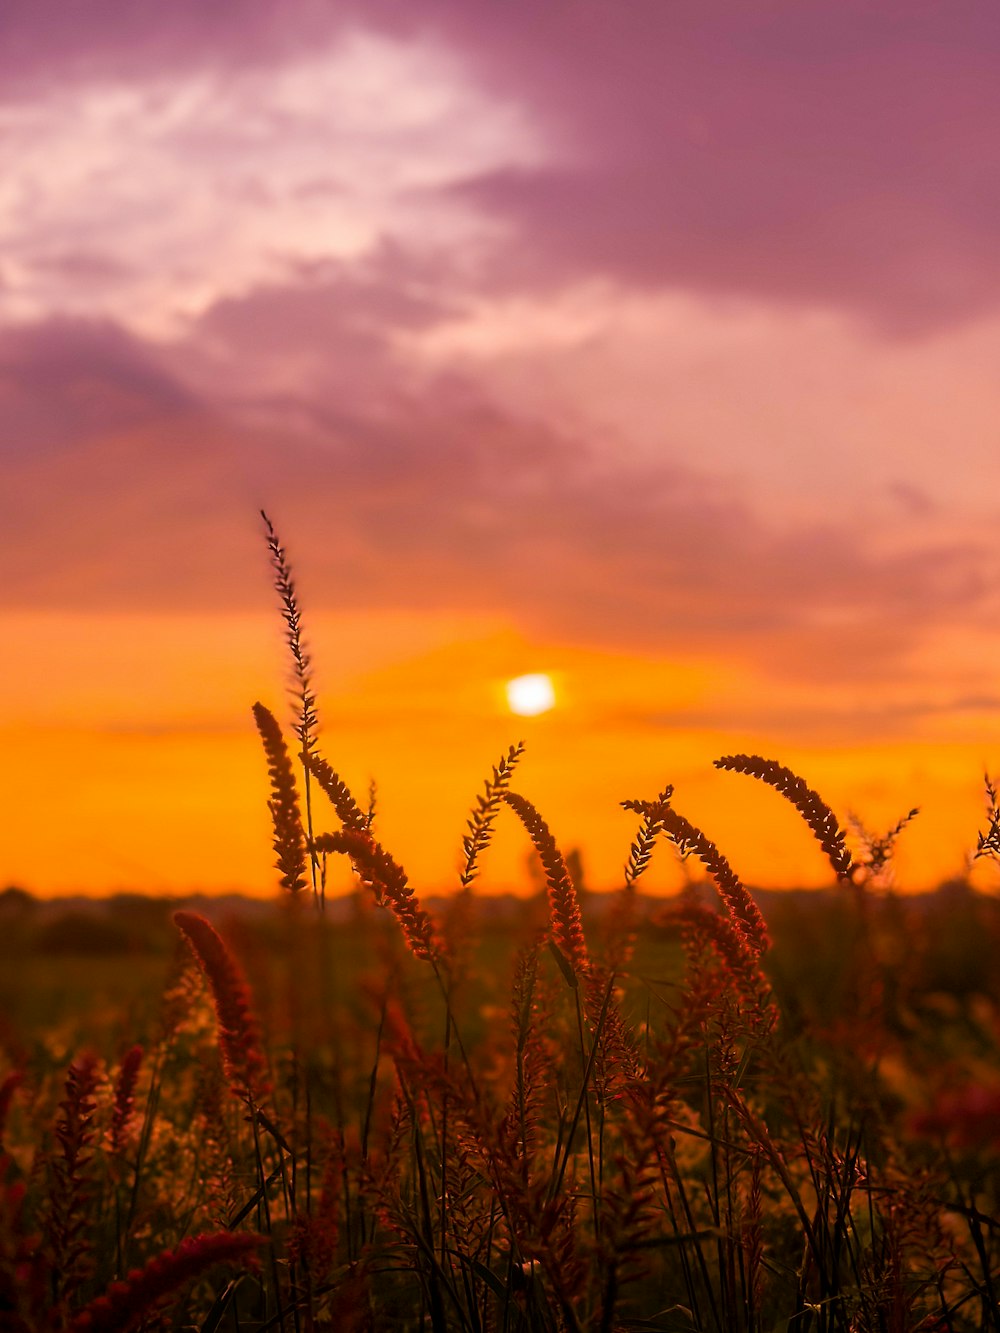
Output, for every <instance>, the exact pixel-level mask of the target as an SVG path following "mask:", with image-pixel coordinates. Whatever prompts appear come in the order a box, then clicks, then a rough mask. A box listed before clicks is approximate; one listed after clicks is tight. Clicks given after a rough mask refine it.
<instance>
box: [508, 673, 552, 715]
mask: <svg viewBox="0 0 1000 1333" xmlns="http://www.w3.org/2000/svg"><path fill="white" fill-rule="evenodd" d="M555 702H556V692H555V689H554V688H553V686H552V681H551V680H550V678H549V677H548V676H546V675H543V674H541V673H540V672H535V673H533V674H531V675H528V676H515V677H514V679H513V680H509V681H508V682H507V703H508V705H509V707H510V711H511V712H512V713H517V714H518V716H519V717H537V716H538V714H539V713H547V712H548V711H549V709H550V708H554V707H555Z"/></svg>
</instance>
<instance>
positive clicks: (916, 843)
mask: <svg viewBox="0 0 1000 1333" xmlns="http://www.w3.org/2000/svg"><path fill="white" fill-rule="evenodd" d="M15 629H16V630H17V632H18V633H19V634H20V635H23V636H26V637H24V638H23V639H22V640H21V641H22V642H25V643H32V644H34V645H35V649H36V650H38V657H37V661H38V670H37V672H35V674H34V675H33V676H32V678H31V679H30V680H29V679H28V677H27V676H23V677H22V679H21V681H20V685H19V691H20V693H19V694H16V695H14V694H12V695H11V696H10V697H9V698H8V700H7V703H6V712H5V714H4V715H3V718H2V726H0V729H2V733H3V735H2V742H3V746H4V752H5V755H6V758H7V761H6V763H5V766H4V769H3V778H2V790H0V799H2V800H3V803H4V808H5V809H6V811H7V812H8V817H9V820H10V822H9V825H8V827H9V829H10V830H11V833H9V834H8V837H7V839H6V842H5V845H4V848H3V860H2V864H0V880H2V882H3V883H16V884H20V885H22V886H24V887H25V888H28V889H29V890H31V891H33V892H35V893H38V894H39V895H42V896H50V895H53V894H57V893H66V892H82V893H87V894H103V893H107V892H110V891H114V890H117V889H133V890H141V891H149V892H154V893H183V892H187V891H191V890H203V891H208V892H224V891H230V890H234V889H239V890H242V891H246V892H250V893H253V894H260V895H268V894H270V893H273V892H276V875H275V874H274V873H273V872H272V871H271V863H272V861H273V854H272V852H271V847H270V827H269V822H268V813H267V808H266V800H267V784H266V771H265V766H264V762H263V757H262V755H261V753H260V750H259V745H258V741H257V736H256V732H255V730H254V727H253V722H252V718H251V716H250V704H251V703H252V702H253V701H254V700H255V699H256V698H261V699H262V700H263V701H264V702H266V703H268V705H269V706H271V707H272V708H274V710H275V711H276V712H277V713H278V714H279V716H282V717H284V718H287V717H288V706H287V704H286V700H285V699H284V698H283V697H282V696H283V691H282V686H281V680H282V676H283V672H284V667H285V664H284V662H283V660H282V657H281V648H280V643H279V642H278V630H277V627H276V624H275V620H274V617H268V616H265V615H259V616H244V617H221V618H218V617H217V618H210V617H173V618H169V617H156V616H152V615H151V616H149V617H147V618H145V619H143V618H135V617H128V616H118V617H115V616H101V617H89V618H88V617H79V616H78V617H49V618H40V617H37V616H36V617H26V618H22V619H21V621H20V623H18V624H17V625H15ZM315 630H316V637H315V643H314V648H315V659H316V667H317V684H318V687H319V694H320V711H321V746H322V749H323V752H324V754H325V755H326V756H327V757H328V758H329V760H330V762H331V763H333V764H334V766H335V767H336V768H337V769H338V771H339V772H340V773H341V774H342V775H343V776H344V778H345V779H346V780H347V781H348V783H349V784H350V785H351V786H352V788H354V789H355V791H356V792H357V794H358V796H359V798H362V797H363V796H364V795H365V794H366V792H367V788H368V783H369V779H370V778H372V777H374V778H375V779H376V780H377V783H378V825H379V830H380V834H381V837H382V838H383V840H384V841H385V843H386V845H387V846H388V847H389V848H390V849H391V850H392V852H393V854H394V855H395V856H396V857H397V858H398V859H399V860H400V861H401V863H402V864H403V865H404V866H405V867H406V868H407V870H408V872H409V874H410V877H411V880H412V882H413V883H414V885H415V887H416V888H417V889H418V891H424V892H428V893H430V892H444V891H448V890H449V889H450V888H454V887H456V886H457V882H458V880H457V867H458V864H459V854H460V849H461V835H462V832H463V830H464V827H465V819H466V817H467V814H468V810H469V807H470V806H471V804H472V802H473V800H474V798H475V796H476V794H477V792H478V791H479V790H480V789H481V785H482V781H483V779H484V777H485V776H486V775H487V774H488V772H489V769H490V767H491V765H492V764H493V763H494V762H495V761H496V760H497V759H498V758H499V756H500V755H501V754H502V753H503V752H504V751H505V750H506V748H507V746H508V745H509V744H510V743H511V742H512V741H514V740H517V739H520V738H522V737H523V738H524V739H525V740H526V742H527V753H526V755H525V758H524V760H523V761H522V764H521V767H520V768H519V770H518V772H517V774H516V778H515V784H514V785H515V786H516V787H517V789H518V790H521V791H523V792H524V793H525V794H526V795H528V796H529V797H530V798H531V799H532V801H533V802H534V803H535V804H536V805H537V806H538V808H539V809H540V810H541V811H542V812H543V814H544V815H545V818H546V819H547V820H548V822H549V824H550V826H551V828H552V830H553V832H554V834H555V835H556V837H557V839H558V841H559V843H560V845H561V846H562V848H563V850H564V851H568V850H569V849H570V848H573V847H576V848H579V849H580V850H581V853H582V859H583V865H584V869H585V872H586V877H587V881H588V884H589V885H590V886H591V887H593V888H597V889H612V888H615V887H617V886H618V884H619V883H620V872H621V867H622V865H623V864H624V861H625V859H626V856H627V853H628V845H629V841H630V839H631V838H632V836H633V835H634V832H635V830H634V828H633V823H634V818H633V817H632V816H630V815H627V814H626V813H624V812H623V811H622V810H621V809H620V807H619V802H620V801H622V800H623V799H626V798H631V797H646V796H651V795H653V794H655V792H656V791H658V790H659V789H660V788H661V787H662V786H663V785H664V783H666V782H672V783H673V784H674V787H675V798H674V799H675V803H676V805H677V808H678V809H679V810H681V811H682V812H683V813H684V814H685V815H686V816H687V817H688V818H689V819H691V820H692V821H693V822H695V823H696V824H698V825H700V826H701V827H702V828H703V829H704V830H705V831H706V832H707V833H708V834H709V835H710V836H711V837H712V838H714V839H715V840H716V842H717V843H718V844H719V846H720V847H721V848H722V850H723V851H724V852H725V854H726V855H727V856H728V857H729V859H730V860H731V861H732V863H733V865H734V867H735V868H736V869H737V870H738V871H739V872H740V873H741V875H742V876H743V877H744V878H745V879H746V881H747V882H749V883H751V884H761V885H766V886H773V887H789V886H794V885H806V886H809V885H820V884H824V883H829V882H830V880H831V874H830V871H829V869H828V867H827V865H826V862H825V859H824V857H823V855H822V852H821V851H820V849H819V848H818V847H817V846H816V844H815V843H814V842H813V840H812V838H811V836H810V834H809V832H808V830H807V829H806V827H805V826H804V824H802V822H801V820H800V819H799V817H798V815H797V814H796V813H795V811H794V810H793V809H792V808H791V806H789V805H788V804H787V803H786V802H785V801H783V800H782V798H781V797H780V796H778V795H777V794H776V793H775V792H773V791H771V790H770V789H768V788H766V787H763V786H762V785H761V784H759V783H756V782H755V781H753V780H752V779H749V778H746V777H741V776H739V775H734V774H729V773H720V772H718V771H716V770H715V769H714V768H713V767H712V760H713V759H714V758H716V757H717V756H719V755H720V754H723V753H727V752H728V753H731V752H733V751H736V750H744V751H752V752H756V753H763V754H765V755H767V756H768V757H770V758H775V759H777V760H779V761H780V762H782V763H785V764H787V765H788V766H790V767H791V768H793V769H794V770H795V771H796V772H799V773H801V775H802V776H803V777H805V778H806V780H807V781H808V782H809V783H810V785H812V786H813V787H815V788H816V789H817V790H819V791H820V792H821V794H822V795H823V796H824V797H825V798H826V799H827V800H828V801H829V803H830V804H831V805H832V806H833V808H834V809H835V810H836V811H837V812H838V813H839V814H840V815H841V817H842V818H843V817H844V816H846V814H847V812H848V811H855V812H856V813H857V814H858V815H859V816H860V818H861V819H862V820H863V822H864V823H865V825H866V826H868V827H870V828H871V829H872V831H874V832H880V831H882V830H883V829H884V828H887V827H889V826H890V825H891V824H892V823H894V822H895V820H896V819H897V818H898V817H899V816H900V815H901V814H903V813H904V812H905V811H906V810H908V809H909V808H910V807H911V806H912V805H919V806H920V807H921V808H922V813H921V815H920V817H919V818H918V819H917V820H916V821H915V822H914V823H913V825H912V826H911V827H910V828H908V829H907V830H906V832H905V834H904V835H903V837H902V838H901V840H900V846H899V872H898V883H899V887H900V889H901V890H903V891H905V890H916V889H925V888H928V887H931V886H933V885H934V884H936V883H938V882H940V881H941V880H943V879H947V878H951V877H954V876H956V875H959V874H961V873H963V871H964V870H965V868H966V861H965V857H966V854H967V852H968V851H969V849H970V848H972V847H974V844H975V836H976V831H977V829H979V828H980V827H982V825H983V818H982V769H983V765H984V763H985V762H986V761H987V760H988V757H989V754H990V751H991V750H992V752H993V753H994V754H995V753H996V750H997V741H998V739H1000V738H998V736H997V727H996V723H995V721H994V720H992V719H991V718H989V717H988V716H983V717H981V718H978V719H976V718H971V719H970V718H967V719H966V720H965V723H964V724H963V728H962V729H961V731H959V730H958V729H957V728H953V731H954V733H955V734H954V735H953V736H952V737H951V738H948V737H945V736H943V735H941V734H934V731H933V730H931V729H925V734H923V735H916V736H911V737H910V738H908V739H902V738H893V737H883V738H873V739H871V740H869V739H866V738H865V737H864V736H863V735H855V736H853V737H846V738H844V739H843V740H842V741H841V743H840V744H833V743H823V742H822V740H820V741H815V740H814V741H812V742H811V743H810V744H802V743H793V741H792V739H791V738H790V737H789V736H784V737H782V736H779V735H770V736H769V735H767V734H763V733H762V732H759V731H758V732H756V733H754V732H748V731H746V730H744V731H742V732H740V733H732V732H728V733H727V732H726V731H725V730H724V729H723V728H722V727H721V726H719V725H706V724H705V723H704V722H701V723H699V718H703V717H705V716H707V715H708V714H709V712H710V710H711V709H712V708H715V709H720V708H724V705H725V703H726V700H727V698H729V697H731V696H732V695H733V693H734V691H735V690H737V688H739V689H741V690H742V691H743V694H744V696H745V695H746V691H747V688H748V686H747V681H746V680H745V679H743V680H742V681H741V682H739V684H738V685H737V682H735V681H734V678H733V672H732V670H731V669H730V668H727V667H726V665H725V664H724V663H723V662H721V661H713V660H710V659H707V658H704V659H700V660H688V661H686V662H684V663H683V664H677V665H671V664H669V663H665V662H663V661H662V660H659V659H656V658H653V657H651V656H643V655H640V654H636V653H627V652H624V651H623V652H621V653H617V654H611V653H598V652H595V651H593V650H585V649H582V648H572V647H567V646H566V645H559V644H556V643H551V644H547V645H546V644H541V643H537V642H535V643H528V642H526V641H525V640H524V639H523V638H521V637H519V636H517V635H515V634H513V633H511V632H510V631H506V630H503V629H500V628H498V627H496V626H493V627H484V626H480V633H479V635H478V637H472V638H469V637H466V638H460V637H459V638H456V637H455V636H457V635H461V633H462V632H463V630H464V631H465V632H466V633H467V632H468V626H467V625H465V626H463V625H462V623H461V622H459V621H458V620H455V619H449V618H447V617H443V618H440V619H439V620H438V621H437V622H436V623H435V622H433V621H431V620H425V619H423V618H418V617H413V618H409V619H408V618H406V617H403V618H400V617H399V616H379V615H377V614H375V613H371V614H370V615H367V616H362V617H360V618H359V617H354V618H353V619H352V618H348V619H347V620H345V619H344V618H338V617H332V618H331V617H327V618H323V617H317V618H316V620H315ZM351 634H353V635H354V638H353V640H352V639H351V637H350V635H351ZM60 645H61V650H60ZM338 645H339V647H340V651H339V652H338ZM70 661H71V662H72V663H73V664H74V665H73V669H72V670H69V669H68V667H67V663H68V662H70ZM327 662H331V663H332V664H333V668H334V670H333V671H332V673H330V672H328V671H327V669H326V665H325V664H326V663H327ZM539 662H545V663H546V664H547V665H548V666H549V669H550V671H551V673H552V674H553V675H554V676H556V678H557V679H558V680H559V699H558V705H557V706H556V707H554V708H552V709H551V710H549V711H546V712H543V713H540V714H539V715H537V716H534V717H526V716H522V717H517V716H514V715H512V713H511V712H510V711H509V707H508V706H507V704H506V700H505V697H504V686H505V683H506V682H507V681H508V680H510V679H511V678H513V677H515V676H517V675H518V674H519V673H521V668H522V667H524V666H525V665H526V664H528V665H532V664H537V663H539ZM338 664H339V670H338V669H337V667H338ZM521 674H526V673H521ZM324 685H328V686H330V687H331V688H327V689H326V690H324V688H323V687H324ZM754 688H755V689H756V691H757V692H758V693H763V692H765V690H766V683H764V682H761V683H759V684H758V685H757V686H755V687H754ZM789 693H791V692H789ZM937 731H938V733H940V731H941V728H940V726H939V727H938V728H937ZM330 818H331V821H333V818H334V817H333V816H332V812H331V815H330ZM317 822H318V825H319V827H321V828H322V827H324V825H325V822H326V813H325V811H324V809H323V805H322V803H320V804H319V806H318V813H317ZM528 852H529V847H528V845H527V843H526V840H525V838H524V835H523V832H522V831H521V830H520V828H519V827H517V826H516V824H515V821H513V820H508V821H503V820H501V823H500V826H499V827H498V830H497V834H496V838H495V842H494V845H493V846H492V847H491V848H490V850H489V853H488V854H487V855H486V856H485V857H484V860H483V866H482V879H481V889H482V891H484V892H491V891H496V890H512V891H515V892H526V891H530V890H531V888H532V887H533V886H532V885H531V883H530V880H529V877H528V875H527V870H526V862H527V858H528ZM976 876H977V882H980V883H982V884H983V885H988V884H990V883H992V882H993V880H992V872H991V870H990V868H988V867H982V868H981V869H977V871H976ZM681 878H682V876H681V872H680V869H679V867H678V865H677V863H676V860H675V858H674V857H673V855H672V853H671V851H670V849H669V848H667V847H664V848H663V849H662V850H661V851H660V852H659V854H658V856H657V858H656V860H655V862H654V865H653V867H652V869H651V870H650V872H649V874H648V877H647V879H646V881H645V886H646V887H647V888H648V889H649V890H650V891H654V892H661V893H662V892H670V891H672V890H674V889H675V888H676V887H677V886H678V885H679V883H680V882H681ZM348 883H349V877H348V876H347V874H346V872H344V873H342V874H335V876H334V881H333V886H332V887H333V890H334V891H338V890H339V889H344V888H346V887H347V885H348Z"/></svg>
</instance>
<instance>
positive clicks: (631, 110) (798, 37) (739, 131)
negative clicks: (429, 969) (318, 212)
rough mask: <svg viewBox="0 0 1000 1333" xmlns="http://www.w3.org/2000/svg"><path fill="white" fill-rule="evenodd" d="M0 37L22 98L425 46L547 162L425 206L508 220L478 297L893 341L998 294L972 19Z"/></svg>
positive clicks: (153, 29) (688, 12)
mask: <svg viewBox="0 0 1000 1333" xmlns="http://www.w3.org/2000/svg"><path fill="white" fill-rule="evenodd" d="M3 23H4V40H3V41H2V42H0V69H2V70H3V72H4V77H5V80H6V84H7V87H8V90H9V92H8V95H9V96H15V95H16V96H18V97H30V96H32V95H37V96H41V95H43V94H44V92H45V90H46V89H47V88H48V87H49V86H52V85H54V84H56V83H57V82H58V81H60V80H64V79H67V78H76V79H80V80H87V79H91V80H93V79H105V80H107V79H114V78H121V77H128V78H130V79H133V80H135V79H140V80H141V79H143V78H149V79H152V78H153V77H154V76H155V77H156V78H158V79H162V77H163V76H164V74H165V73H169V71H170V70H172V69H173V70H176V71H190V70H191V69H192V68H199V69H202V70H205V71H208V72H209V73H210V74H213V73H214V74H220V76H221V72H222V71H225V70H227V69H233V68H249V67H253V68H260V69H265V70H266V69H269V68H270V69H274V70H279V69H280V68H281V67H282V64H283V62H286V61H288V60H290V59H293V58H294V57H296V56H298V55H300V54H301V53H302V52H303V51H320V50H322V49H324V46H325V45H330V44H332V43H334V42H336V41H337V40H338V39H339V38H341V37H343V35H344V34H345V33H347V32H357V31H368V32H377V33H380V34H383V35H386V36H388V37H390V38H392V39H394V40H398V41H400V42H408V41H414V40H417V39H419V40H422V41H431V42H435V43H438V44H439V45H440V46H441V47H442V49H443V50H446V51H450V52H452V53H454V55H455V56H456V58H457V59H459V60H460V61H462V62H463V63H464V65H465V67H466V69H467V70H468V71H469V72H470V76H471V77H472V78H473V79H474V80H476V81H477V82H478V83H479V84H480V86H481V87H482V89H483V91H484V93H487V94H489V95H492V96H495V97H497V98H499V99H503V100H504V101H507V102H510V103H512V104H516V105H518V106H520V107H522V108H523V110H524V112H525V114H526V115H527V116H528V117H529V119H530V120H531V122H532V123H533V124H534V125H535V126H536V127H537V137H538V141H539V143H540V144H542V145H543V146H544V150H545V151H544V154H543V156H544V157H545V162H544V163H543V164H539V165H536V166H528V165H524V164H520V165H516V164H514V165H506V166H497V165H495V164H493V165H491V166H488V167H484V168H483V170H481V171H476V170H473V171H471V172H468V173H466V178H465V180H464V181H462V182H460V183H456V182H454V181H451V182H448V183H447V184H445V185H443V186H442V187H441V192H442V194H443V195H444V196H446V197H447V198H450V199H452V200H455V199H460V200H462V201H464V202H465V203H466V204H468V205H470V206H471V207H473V208H474V209H475V210H477V211H478V212H479V213H481V214H482V215H483V216H485V217H488V218H489V219H492V220H493V221H500V220H502V221H504V222H506V223H507V224H508V227H509V228H510V231H509V234H508V237H507V239H506V241H501V242H498V243H497V246H496V247H495V248H494V249H492V250H489V249H486V250H484V251H483V253H482V255H481V256H480V269H481V279H482V281H483V282H484V283H486V284H487V285H488V286H491V287H493V288H499V289H503V290H510V289H521V290H530V291H538V290H539V289H546V288H549V287H551V286H552V285H553V284H557V283H567V282H571V281H574V280H577V279H581V278H589V277H593V276H595V275H596V276H604V277H607V278H610V279H612V280H613V281H615V282H617V283H620V284H622V285H625V286H632V287H636V288H639V289H641V290H647V289H649V288H650V287H652V286H662V287H670V288H681V289H685V290H689V291H697V292H710V293H727V294H739V295H744V296H751V297H759V298H762V299H765V300H777V301H787V302H795V303H805V304H812V305H817V304H818V305H824V306H829V307H833V308H838V309H842V310H846V311H848V312H850V313H852V314H856V315H859V316H861V317H863V318H865V319H867V320H870V321H872V322H873V323H874V324H875V325H877V326H878V327H880V328H881V329H883V330H887V331H890V332H892V333H895V334H900V333H922V332H926V331H927V330H930V329H934V328H939V327H941V326H943V325H946V324H948V323H950V322H954V321H957V320H960V319H965V318H968V317H970V316H974V315H977V314H979V313H981V312H983V311H985V310H989V309H994V308H995V307H996V305H997V303H998V299H1000V253H998V251H997V247H996V245H995V237H996V234H997V230H998V227H1000V177H998V176H997V173H996V172H995V171H994V170H993V169H992V164H993V158H994V146H995V142H996V136H997V133H998V131H1000V81H998V80H997V78H996V67H997V58H998V56H1000V10H998V9H997V7H996V6H995V4H993V3H992V0H954V2H953V3H951V4H949V5H947V6H944V5H941V4H939V3H930V2H929V0H915V2H913V3H907V4H895V3H894V4H886V5H882V6H877V7H874V8H873V7H872V6H870V5H864V4H860V3H852V2H850V0H848V2H845V0H822V2H821V3H815V4H810V5H808V6H803V5H792V4H776V5H772V4H768V5H764V4H760V5H756V6H742V7H739V8H736V7H730V8H729V9H727V11H726V14H725V18H724V20H723V19H721V18H720V16H719V14H718V13H717V12H716V11H715V10H713V9H712V8H711V7H706V6H705V5H704V4H702V3H699V2H696V0H680V2H677V0H675V2H672V3H670V4H664V3H663V0H632V2H631V3H630V4H629V5H628V6H626V7H623V6H621V5H620V4H616V3H613V0H600V2H597V3H584V4H580V3H579V2H578V0H573V2H572V3H570V2H569V0H559V2H557V3H551V4H546V5H536V6H532V7H529V8H525V7H511V6H503V5H493V4H477V5H470V4H468V3H467V0H425V3H423V4H421V5H419V6H400V5H399V4H397V3H394V2H393V0H364V2H363V3H362V2H361V0H350V2H349V3H344V4H341V5H338V6H336V7H326V6H316V5H313V4H311V3H307V0H293V2H292V3H289V4H288V5H285V6H282V7H281V8H280V10H279V9H277V8H275V6H273V5H271V4H269V3H266V0H233V2H232V3H228V4H226V5H222V6H205V5H203V4H196V3H193V0H187V2H186V3H185V2H182V3H178V4H176V5H170V6H154V5H146V4H135V3H126V0H97V3H94V4H90V5H88V6H87V7H86V14H85V15H84V14H83V12H82V11H80V14H79V15H77V12H76V11H75V10H72V9H70V10H67V8H66V7H65V5H60V4H57V3H56V0H32V2H31V3H28V0H9V3H8V4H7V5H6V6H5V9H4V19H3ZM393 92H394V90H393V89H392V88H386V89H385V90H384V93H385V97H386V98H390V99H391V98H392V96H393ZM287 133H288V135H289V142H294V140H295V134H296V128H295V125H294V124H290V125H289V126H288V128H287ZM264 180H265V178H264V177H262V178H261V184H263V183H264Z"/></svg>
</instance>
